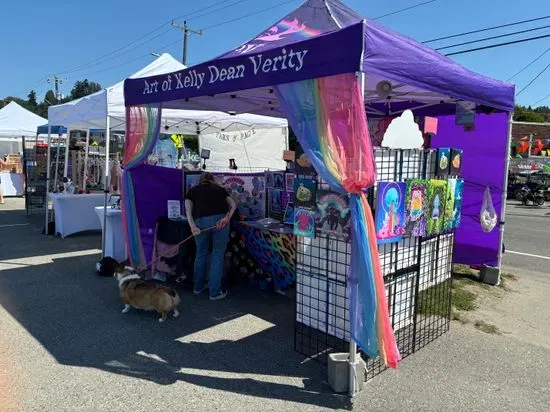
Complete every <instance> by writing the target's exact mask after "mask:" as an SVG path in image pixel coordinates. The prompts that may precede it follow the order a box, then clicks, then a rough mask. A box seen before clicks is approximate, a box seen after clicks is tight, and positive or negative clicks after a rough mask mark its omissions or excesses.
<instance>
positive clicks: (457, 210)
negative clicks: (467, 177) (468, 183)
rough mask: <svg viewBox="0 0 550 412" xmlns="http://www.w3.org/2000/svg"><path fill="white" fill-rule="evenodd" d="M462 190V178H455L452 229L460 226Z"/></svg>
mask: <svg viewBox="0 0 550 412" xmlns="http://www.w3.org/2000/svg"><path fill="white" fill-rule="evenodd" d="M463 192H464V179H457V180H456V187H455V207H454V212H453V229H458V227H459V226H460V218H461V216H460V215H461V214H462V195H463Z"/></svg>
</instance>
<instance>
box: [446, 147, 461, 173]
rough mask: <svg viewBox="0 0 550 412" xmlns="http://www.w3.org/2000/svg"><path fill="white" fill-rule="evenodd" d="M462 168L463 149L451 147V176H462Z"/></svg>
mask: <svg viewBox="0 0 550 412" xmlns="http://www.w3.org/2000/svg"><path fill="white" fill-rule="evenodd" d="M461 169H462V150H460V149H451V171H450V173H449V174H450V175H451V176H460V170H461Z"/></svg>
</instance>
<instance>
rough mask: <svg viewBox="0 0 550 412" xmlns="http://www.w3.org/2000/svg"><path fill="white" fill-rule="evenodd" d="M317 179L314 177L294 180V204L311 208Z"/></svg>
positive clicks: (313, 204) (313, 202) (314, 199)
mask: <svg viewBox="0 0 550 412" xmlns="http://www.w3.org/2000/svg"><path fill="white" fill-rule="evenodd" d="M316 194H317V181H316V180H315V179H295V180H294V204H295V205H296V207H297V208H298V207H300V208H313V207H315V203H316V200H317V199H316Z"/></svg>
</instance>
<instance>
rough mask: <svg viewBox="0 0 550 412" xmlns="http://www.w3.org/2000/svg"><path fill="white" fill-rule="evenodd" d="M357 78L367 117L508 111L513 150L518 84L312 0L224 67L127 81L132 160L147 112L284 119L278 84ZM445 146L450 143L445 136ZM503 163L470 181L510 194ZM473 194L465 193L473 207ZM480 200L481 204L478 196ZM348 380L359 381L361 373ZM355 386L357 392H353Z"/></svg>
mask: <svg viewBox="0 0 550 412" xmlns="http://www.w3.org/2000/svg"><path fill="white" fill-rule="evenodd" d="M350 72H361V73H364V74H365V75H364V76H363V77H362V78H363V79H364V80H363V90H364V104H365V109H366V111H367V113H369V114H372V115H375V116H376V115H378V116H385V115H393V114H397V113H400V112H402V111H403V110H405V109H407V108H410V109H411V110H413V112H414V113H415V114H417V115H434V116H440V115H451V114H454V111H455V104H456V102H458V101H468V102H473V103H476V104H477V105H478V109H479V110H480V111H491V110H492V111H493V112H500V113H501V114H500V115H499V116H498V118H495V124H498V125H499V126H503V127H500V128H499V129H498V132H495V133H494V134H493V135H492V136H491V137H492V138H493V140H492V147H499V148H505V147H506V146H507V135H506V132H505V130H506V124H507V122H508V121H509V116H508V115H507V113H510V112H512V110H513V108H514V86H513V85H511V84H507V83H503V82H500V81H496V80H493V79H490V78H486V77H483V76H481V75H479V74H476V73H473V72H471V71H469V70H467V69H465V68H463V67H462V66H460V65H458V64H457V63H455V62H453V61H452V60H450V59H448V58H447V57H445V56H442V55H441V54H439V53H437V52H435V51H434V50H432V49H430V48H429V47H427V46H425V45H423V44H420V43H418V42H416V41H414V40H411V39H409V38H407V37H405V36H402V35H400V34H398V33H395V32H393V31H391V30H388V29H387V28H385V27H383V26H381V25H379V24H378V23H376V22H373V21H370V20H365V19H363V18H362V17H361V16H359V15H357V14H356V13H355V12H354V11H353V10H351V9H349V8H348V7H346V6H345V5H343V4H342V3H341V2H339V1H337V0H308V1H306V2H305V3H304V4H302V5H301V6H300V7H299V8H297V9H296V10H294V11H293V12H291V13H290V14H289V15H287V16H286V17H284V18H283V19H281V20H280V21H279V22H278V23H276V24H275V25H274V26H272V27H271V28H269V29H268V30H266V31H265V32H263V33H261V34H259V35H258V36H256V37H255V38H254V39H252V40H250V41H248V42H246V43H243V44H242V45H240V46H239V47H237V48H235V49H234V50H231V51H230V52H228V53H226V54H223V55H221V56H219V57H218V58H216V59H213V60H211V61H208V62H205V63H202V64H199V65H196V66H193V67H191V68H188V69H185V70H181V71H178V72H174V73H170V74H165V75H160V76H152V77H148V78H141V79H127V80H126V81H125V101H126V105H127V106H133V107H131V108H129V109H128V116H132V115H133V116H135V117H139V119H140V128H139V130H138V132H139V133H138V135H139V134H140V133H141V138H139V140H140V141H139V142H135V144H136V147H139V150H135V156H134V157H133V159H134V160H135V161H137V160H136V159H139V158H140V157H142V156H145V155H146V154H147V150H149V149H148V146H147V139H148V138H149V136H150V135H151V134H154V133H158V127H159V125H158V124H155V120H154V119H153V118H147V116H145V117H142V116H143V113H145V112H143V113H142V114H139V113H137V109H138V107H139V106H141V107H144V108H145V110H146V111H149V113H150V115H156V114H157V113H156V112H157V111H160V110H161V108H185V109H201V110H205V109H206V110H221V111H225V112H228V113H245V112H246V113H256V114H265V115H271V116H281V115H282V116H285V114H286V113H285V109H286V107H283V104H282V102H281V101H279V99H278V97H277V96H278V94H277V90H275V86H276V85H279V84H287V83H293V82H299V81H303V80H306V79H316V78H322V77H326V76H333V75H339V74H343V73H350ZM381 81H388V82H389V83H390V86H391V90H389V91H388V93H380V92H379V91H377V85H379V84H380V82H381ZM132 110H133V111H134V112H132ZM497 114H498V113H497ZM488 117H491V116H488ZM128 123H130V122H128ZM445 125H447V124H445ZM141 126H143V127H141ZM442 129H443V128H442ZM136 130H137V129H136ZM444 130H447V129H444ZM441 139H442V140H441V142H445V140H444V139H445V136H442V137H441ZM449 142H450V141H449ZM441 144H443V143H441ZM448 146H450V144H449V145H448ZM453 147H458V148H463V149H464V159H467V158H468V156H469V151H470V150H471V149H469V148H468V147H467V146H463V145H462V144H461V142H459V141H456V142H455V141H453ZM140 150H141V152H140ZM476 150H477V148H476ZM499 150H500V149H499ZM501 160H502V162H500V163H498V166H499V167H501V171H500V172H501V175H502V178H501V179H500V180H499V179H496V178H494V176H493V175H492V176H491V178H488V179H486V178H485V177H486V176H485V175H484V174H485V173H486V171H487V168H485V167H483V168H482V167H480V168H479V169H476V170H477V173H476V174H475V175H473V176H472V177H471V178H472V179H476V180H475V181H470V183H473V184H482V183H483V182H484V181H486V180H487V181H491V182H492V183H491V184H492V185H494V187H495V188H498V189H499V190H500V192H502V191H504V190H505V182H504V180H505V176H506V174H505V171H504V170H503V169H504V168H505V160H503V159H501ZM495 165H497V163H495ZM492 173H493V174H494V173H496V172H494V171H493V172H492ZM466 187H468V186H466ZM497 193H498V191H497ZM468 196H469V194H468V193H465V195H464V201H465V203H466V202H467V197H468ZM472 196H473V197H472V202H475V201H476V198H475V196H476V194H473V195H472ZM502 210H503V209H502ZM464 226H465V227H466V225H464ZM476 236H477V234H476ZM457 238H458V236H457ZM501 239H502V235H501V237H500V240H501ZM491 242H492V240H491ZM458 246H459V245H457V247H458ZM129 247H130V248H131V245H129ZM497 253H498V251H497ZM491 262H492V260H491ZM350 346H351V348H350V356H351V357H350V363H354V359H355V358H354V357H355V347H354V346H353V345H350ZM350 382H354V377H353V373H351V374H350ZM354 388H355V387H354V386H353V385H351V386H350V391H352V392H353V390H354Z"/></svg>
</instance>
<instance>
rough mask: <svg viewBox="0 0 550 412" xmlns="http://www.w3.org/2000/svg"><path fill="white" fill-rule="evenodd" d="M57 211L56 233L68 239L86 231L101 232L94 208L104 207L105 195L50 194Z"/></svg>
mask: <svg viewBox="0 0 550 412" xmlns="http://www.w3.org/2000/svg"><path fill="white" fill-rule="evenodd" d="M50 199H52V202H53V209H54V211H55V233H56V234H59V235H61V237H63V238H64V237H66V236H69V235H72V234H73V233H78V232H84V231H86V230H101V223H100V222H99V219H98V218H97V215H96V212H95V210H94V208H95V207H96V206H103V203H104V200H105V195H104V194H103V193H91V194H82V195H68V194H61V193H52V194H50Z"/></svg>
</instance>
